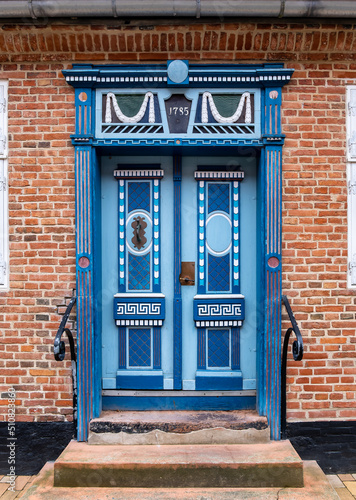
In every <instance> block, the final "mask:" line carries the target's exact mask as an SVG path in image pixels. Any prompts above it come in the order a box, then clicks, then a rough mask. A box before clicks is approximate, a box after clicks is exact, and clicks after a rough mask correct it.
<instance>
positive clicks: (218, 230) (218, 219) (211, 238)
mask: <svg viewBox="0 0 356 500" xmlns="http://www.w3.org/2000/svg"><path fill="white" fill-rule="evenodd" d="M206 243H207V246H208V248H209V250H210V251H211V252H212V253H215V254H223V253H225V252H227V251H228V250H229V249H230V246H231V221H230V219H229V218H228V217H226V215H224V214H221V213H217V214H212V215H211V216H210V217H209V218H208V220H207V221H206Z"/></svg>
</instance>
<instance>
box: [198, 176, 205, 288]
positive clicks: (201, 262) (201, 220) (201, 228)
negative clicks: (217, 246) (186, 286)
mask: <svg viewBox="0 0 356 500" xmlns="http://www.w3.org/2000/svg"><path fill="white" fill-rule="evenodd" d="M197 197H198V200H197V207H198V210H197V212H198V214H197V216H198V254H197V255H198V293H204V292H205V267H206V256H205V181H202V180H198V182H197Z"/></svg>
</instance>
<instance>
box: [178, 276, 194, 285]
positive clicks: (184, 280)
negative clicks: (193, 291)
mask: <svg viewBox="0 0 356 500" xmlns="http://www.w3.org/2000/svg"><path fill="white" fill-rule="evenodd" d="M179 283H180V284H181V285H191V286H192V285H194V284H195V280H192V279H190V278H188V276H185V277H183V276H179Z"/></svg>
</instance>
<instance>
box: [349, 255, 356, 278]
mask: <svg viewBox="0 0 356 500" xmlns="http://www.w3.org/2000/svg"><path fill="white" fill-rule="evenodd" d="M349 273H350V276H351V285H356V254H354V256H353V260H352V261H351V262H349Z"/></svg>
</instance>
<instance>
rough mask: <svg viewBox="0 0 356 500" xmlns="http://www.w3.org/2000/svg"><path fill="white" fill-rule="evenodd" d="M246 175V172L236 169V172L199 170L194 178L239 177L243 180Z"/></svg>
mask: <svg viewBox="0 0 356 500" xmlns="http://www.w3.org/2000/svg"><path fill="white" fill-rule="evenodd" d="M244 177H245V173H244V172H242V171H235V172H226V171H223V170H221V171H216V170H214V171H212V172H209V171H201V170H197V171H196V172H194V178H195V179H197V180H209V181H211V180H217V181H220V180H230V179H239V180H243V178H244Z"/></svg>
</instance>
